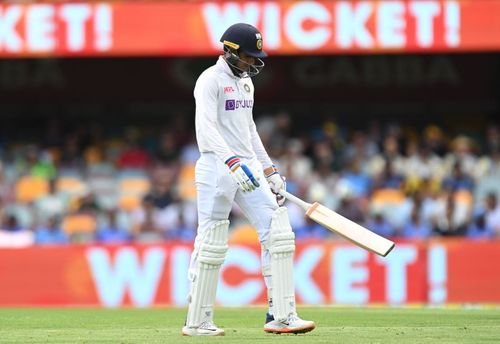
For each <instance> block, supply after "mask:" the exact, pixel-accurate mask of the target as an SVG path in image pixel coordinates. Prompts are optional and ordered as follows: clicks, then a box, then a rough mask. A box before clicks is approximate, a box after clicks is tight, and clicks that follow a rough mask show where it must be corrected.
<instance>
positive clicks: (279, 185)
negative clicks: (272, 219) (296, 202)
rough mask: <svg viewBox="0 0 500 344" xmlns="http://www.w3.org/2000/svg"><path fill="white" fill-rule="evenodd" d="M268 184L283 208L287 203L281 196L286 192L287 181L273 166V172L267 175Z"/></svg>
mask: <svg viewBox="0 0 500 344" xmlns="http://www.w3.org/2000/svg"><path fill="white" fill-rule="evenodd" d="M266 179H267V182H268V183H269V187H270V188H271V191H272V192H273V193H274V194H275V195H276V201H277V202H278V204H279V205H280V206H281V205H283V203H284V202H285V198H284V197H283V196H281V195H280V191H286V179H285V177H282V176H281V175H280V174H279V172H278V169H277V168H276V167H275V166H274V165H273V166H272V171H271V172H270V173H268V174H267V175H266Z"/></svg>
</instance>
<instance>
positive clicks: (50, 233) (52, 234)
mask: <svg viewBox="0 0 500 344" xmlns="http://www.w3.org/2000/svg"><path fill="white" fill-rule="evenodd" d="M35 242H36V243H37V244H38V245H56V244H66V243H68V242H69V238H68V236H67V235H66V233H64V232H63V231H62V229H61V226H60V221H59V218H58V217H56V216H51V217H49V218H48V219H47V220H46V224H45V225H41V226H39V227H38V228H36V230H35Z"/></svg>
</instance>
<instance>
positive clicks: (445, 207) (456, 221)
mask: <svg viewBox="0 0 500 344" xmlns="http://www.w3.org/2000/svg"><path fill="white" fill-rule="evenodd" d="M444 192H445V193H444V198H443V199H442V203H441V204H440V207H439V209H438V210H437V211H436V213H434V216H433V217H432V225H433V231H434V232H435V233H438V234H440V235H443V236H456V235H463V234H465V230H466V228H467V223H466V222H465V221H464V220H463V216H462V214H461V212H460V211H457V207H456V205H455V201H454V199H453V193H452V192H451V191H449V190H447V191H446V190H445V191H444Z"/></svg>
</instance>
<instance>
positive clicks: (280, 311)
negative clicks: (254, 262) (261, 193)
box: [268, 207, 296, 320]
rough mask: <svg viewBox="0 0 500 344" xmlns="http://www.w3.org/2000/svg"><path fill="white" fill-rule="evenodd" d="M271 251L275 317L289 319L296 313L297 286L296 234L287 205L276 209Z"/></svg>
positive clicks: (273, 218)
mask: <svg viewBox="0 0 500 344" xmlns="http://www.w3.org/2000/svg"><path fill="white" fill-rule="evenodd" d="M268 247H269V252H270V253H271V275H272V284H273V285H272V290H271V294H272V304H273V313H274V319H276V320H282V319H287V318H288V316H289V315H290V314H291V313H294V314H295V312H296V311H295V288H294V283H293V253H294V252H295V235H294V233H293V232H292V227H291V226H290V221H289V220H288V212H287V209H286V207H280V208H278V209H276V211H275V212H274V214H273V217H272V220H271V231H270V235H269V245H268Z"/></svg>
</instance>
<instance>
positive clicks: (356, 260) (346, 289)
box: [331, 247, 370, 304]
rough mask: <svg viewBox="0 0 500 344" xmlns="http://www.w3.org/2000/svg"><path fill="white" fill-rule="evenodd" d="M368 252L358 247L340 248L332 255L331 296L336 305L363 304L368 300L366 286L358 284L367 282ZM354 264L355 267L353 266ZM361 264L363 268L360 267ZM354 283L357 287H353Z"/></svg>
mask: <svg viewBox="0 0 500 344" xmlns="http://www.w3.org/2000/svg"><path fill="white" fill-rule="evenodd" d="M367 260H368V252H366V251H365V250H363V249H361V248H358V247H340V248H337V249H336V250H335V251H334V253H333V255H332V266H333V273H332V275H331V278H332V279H333V281H332V283H331V285H332V287H333V292H332V295H333V297H334V301H335V302H337V303H347V304H363V303H367V302H368V300H369V296H370V295H369V291H368V288H367V287H366V286H364V287H362V286H359V284H361V283H363V284H366V283H367V282H368V276H369V275H368V274H369V271H368V268H367V267H366V265H365V264H366V261H367ZM354 264H356V267H355V266H354ZM361 264H363V266H360V265H361ZM354 283H356V284H358V286H356V287H355V286H353V284H354Z"/></svg>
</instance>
